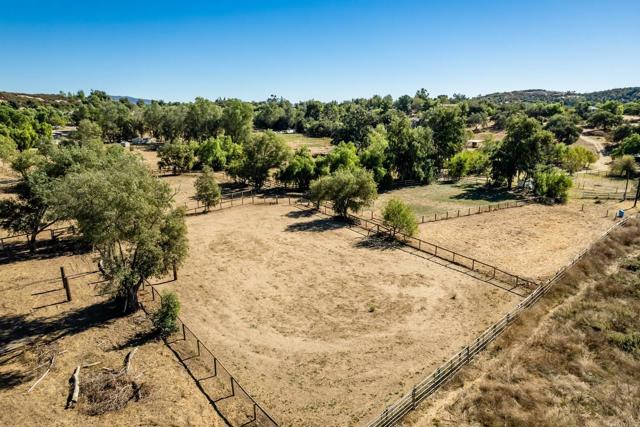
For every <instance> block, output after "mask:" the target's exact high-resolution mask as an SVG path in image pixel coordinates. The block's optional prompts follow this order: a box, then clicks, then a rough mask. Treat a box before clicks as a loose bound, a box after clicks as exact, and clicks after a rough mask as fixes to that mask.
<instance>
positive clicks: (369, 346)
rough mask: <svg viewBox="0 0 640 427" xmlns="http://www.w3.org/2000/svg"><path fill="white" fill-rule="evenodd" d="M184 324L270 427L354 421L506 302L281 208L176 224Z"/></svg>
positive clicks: (333, 225) (504, 296) (385, 246)
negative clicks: (185, 253)
mask: <svg viewBox="0 0 640 427" xmlns="http://www.w3.org/2000/svg"><path fill="white" fill-rule="evenodd" d="M188 229H189V231H188V233H189V236H188V237H189V245H190V255H189V257H188V260H187V262H186V264H185V265H184V266H183V267H182V268H181V269H180V273H179V279H178V281H177V282H167V283H166V284H163V285H159V286H157V288H158V290H160V291H161V292H162V291H163V290H167V289H172V290H175V291H176V292H177V293H178V295H179V297H180V300H181V302H182V317H183V319H184V321H185V323H186V324H188V325H189V328H190V329H191V330H193V332H194V333H195V334H196V335H197V336H198V337H199V338H200V339H201V340H202V341H203V342H204V343H205V344H206V345H207V346H208V347H209V348H211V349H212V351H213V352H214V353H215V354H216V356H217V357H218V358H219V359H220V361H221V362H222V363H223V364H224V365H225V366H226V367H227V368H228V369H229V371H230V372H232V373H233V374H234V376H235V377H236V378H237V379H238V381H239V383H241V384H242V385H243V387H245V388H246V389H247V391H248V392H249V393H250V394H251V395H252V396H253V397H255V398H256V400H257V401H258V402H260V403H261V404H262V405H263V406H264V407H265V408H266V409H267V410H268V411H269V412H270V413H271V415H273V416H274V417H275V418H276V420H277V421H278V422H279V424H280V425H282V426H299V425H305V426H326V425H350V426H352V425H358V424H359V423H361V422H363V421H365V420H366V419H367V418H369V417H372V416H373V415H375V414H376V413H378V412H379V411H380V410H381V409H382V408H383V406H384V404H386V403H390V402H391V401H393V400H394V399H395V398H397V397H398V396H399V395H400V394H401V393H404V392H406V391H407V389H408V387H410V385H411V384H413V383H415V382H416V381H418V380H420V379H421V378H423V377H424V376H426V375H427V374H428V373H430V372H431V370H432V369H434V368H435V367H436V366H438V365H439V364H441V363H442V362H443V361H445V360H446V359H448V358H449V357H450V355H451V354H453V353H455V352H456V351H458V350H459V349H460V348H461V347H462V346H463V345H464V344H465V343H466V342H467V341H469V340H470V339H472V337H474V336H475V335H476V334H477V333H478V332H480V331H482V330H483V329H484V328H486V327H487V326H488V325H490V324H491V323H492V322H493V321H495V320H496V319H498V318H500V317H501V316H502V315H503V314H504V313H505V312H506V311H508V310H509V309H510V308H512V307H513V306H514V305H515V304H517V302H518V301H519V300H520V297H518V296H517V295H515V294H512V293H510V292H507V291H505V290H503V289H500V288H497V287H495V286H492V285H490V284H487V283H485V282H483V281H480V280H478V279H475V278H473V277H470V276H468V275H466V274H464V273H461V272H458V271H454V270H452V269H449V268H447V267H446V266H443V265H440V264H437V263H434V262H431V261H429V260H428V259H424V258H422V257H419V256H416V255H413V254H411V253H408V252H406V251H405V250H403V248H402V247H398V246H394V245H391V244H389V243H388V242H380V241H376V240H370V239H369V238H367V237H366V236H363V235H362V234H359V233H358V232H357V231H358V230H357V229H353V230H352V229H349V228H346V226H345V224H344V223H340V222H336V221H335V220H333V219H330V218H327V217H325V216H321V215H317V214H313V213H311V212H309V211H303V210H300V209H298V208H295V207H293V206H289V205H278V206H274V205H271V206H265V205H262V206H255V205H249V206H243V207H238V208H234V209H228V210H223V211H219V212H213V213H211V214H208V215H196V216H191V217H189V218H188Z"/></svg>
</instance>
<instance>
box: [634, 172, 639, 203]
mask: <svg viewBox="0 0 640 427" xmlns="http://www.w3.org/2000/svg"><path fill="white" fill-rule="evenodd" d="M639 197H640V178H638V185H637V186H636V198H635V199H634V200H633V207H634V208H635V207H636V205H637V204H638V198H639Z"/></svg>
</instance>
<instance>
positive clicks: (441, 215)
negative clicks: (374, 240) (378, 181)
mask: <svg viewBox="0 0 640 427" xmlns="http://www.w3.org/2000/svg"><path fill="white" fill-rule="evenodd" d="M527 204H529V203H528V202H525V201H520V200H518V201H515V202H504V203H492V204H487V205H478V206H473V207H468V208H459V209H454V210H450V211H442V212H436V213H434V214H433V216H431V215H422V216H417V217H416V221H417V222H418V223H419V224H425V223H428V222H435V221H444V220H448V219H455V218H461V217H465V216H470V215H479V214H483V213H489V212H495V211H498V210H503V209H511V208H519V207H522V206H526V205H527ZM360 215H361V216H362V217H364V216H367V217H368V219H370V220H376V219H377V220H380V221H382V218H378V217H376V215H375V212H374V211H370V212H369V214H366V213H365V211H362V212H361V214H360Z"/></svg>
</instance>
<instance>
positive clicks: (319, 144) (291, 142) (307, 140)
mask: <svg viewBox="0 0 640 427" xmlns="http://www.w3.org/2000/svg"><path fill="white" fill-rule="evenodd" d="M278 137H279V138H281V139H282V140H283V141H285V142H286V143H287V145H288V146H289V147H290V148H291V149H292V150H296V149H298V148H300V147H303V146H305V147H308V148H309V151H310V152H311V154H312V155H314V156H315V155H318V154H327V153H328V152H329V151H331V149H332V148H333V145H332V144H331V138H315V137H311V136H306V135H303V134H301V133H278Z"/></svg>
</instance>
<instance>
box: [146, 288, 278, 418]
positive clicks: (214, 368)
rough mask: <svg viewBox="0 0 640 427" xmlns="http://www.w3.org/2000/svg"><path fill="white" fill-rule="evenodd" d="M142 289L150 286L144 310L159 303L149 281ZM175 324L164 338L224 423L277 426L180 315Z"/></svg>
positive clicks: (151, 308)
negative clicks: (172, 332) (174, 331)
mask: <svg viewBox="0 0 640 427" xmlns="http://www.w3.org/2000/svg"><path fill="white" fill-rule="evenodd" d="M145 289H150V295H151V299H150V300H148V299H147V300H146V301H145V302H143V303H141V305H142V307H143V309H144V311H145V312H146V313H147V314H150V313H151V311H153V310H156V309H157V308H158V307H159V306H160V304H161V302H162V295H160V293H159V292H158V291H157V290H156V289H155V287H154V286H152V285H151V284H149V283H147V284H146V285H145V286H144V288H143V290H145ZM177 326H178V331H177V332H176V333H174V334H172V335H170V336H169V337H167V338H166V339H165V342H166V343H167V345H168V346H169V347H170V348H171V349H172V350H173V351H174V353H175V354H176V355H177V356H178V357H179V358H180V361H181V362H182V364H183V365H184V366H185V367H186V369H187V370H188V371H189V374H190V375H191V376H192V377H193V379H194V380H195V381H196V383H197V385H198V388H199V389H200V391H201V392H202V393H203V394H204V395H205V396H206V397H207V399H208V400H209V402H210V403H211V405H213V406H214V407H215V408H216V410H217V411H218V413H219V414H220V415H221V416H222V417H223V418H224V420H225V421H226V423H227V424H228V425H229V426H232V427H248V426H253V427H277V426H278V423H277V422H276V421H275V420H274V419H273V417H272V416H271V415H269V413H268V412H267V411H266V410H265V409H264V408H263V407H262V406H261V405H260V404H259V403H258V402H257V401H256V400H255V399H254V398H253V397H251V395H250V394H249V393H248V392H247V391H246V390H245V389H244V388H243V387H242V386H241V385H240V383H239V382H238V380H237V379H236V378H235V377H234V376H233V375H231V373H230V372H229V370H228V369H227V368H226V367H225V366H224V365H223V364H222V363H221V362H220V360H219V359H218V358H217V357H216V356H215V355H214V354H213V352H212V351H211V350H209V348H208V347H207V346H206V345H205V344H204V343H203V342H202V341H201V340H200V339H199V338H198V337H197V336H196V335H195V334H194V333H193V331H192V330H191V329H190V328H189V327H188V326H187V325H186V324H185V323H184V321H183V320H182V319H181V318H179V317H178V319H177ZM194 361H197V363H194ZM186 362H189V363H188V364H187V363H186ZM223 403H224V407H223Z"/></svg>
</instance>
